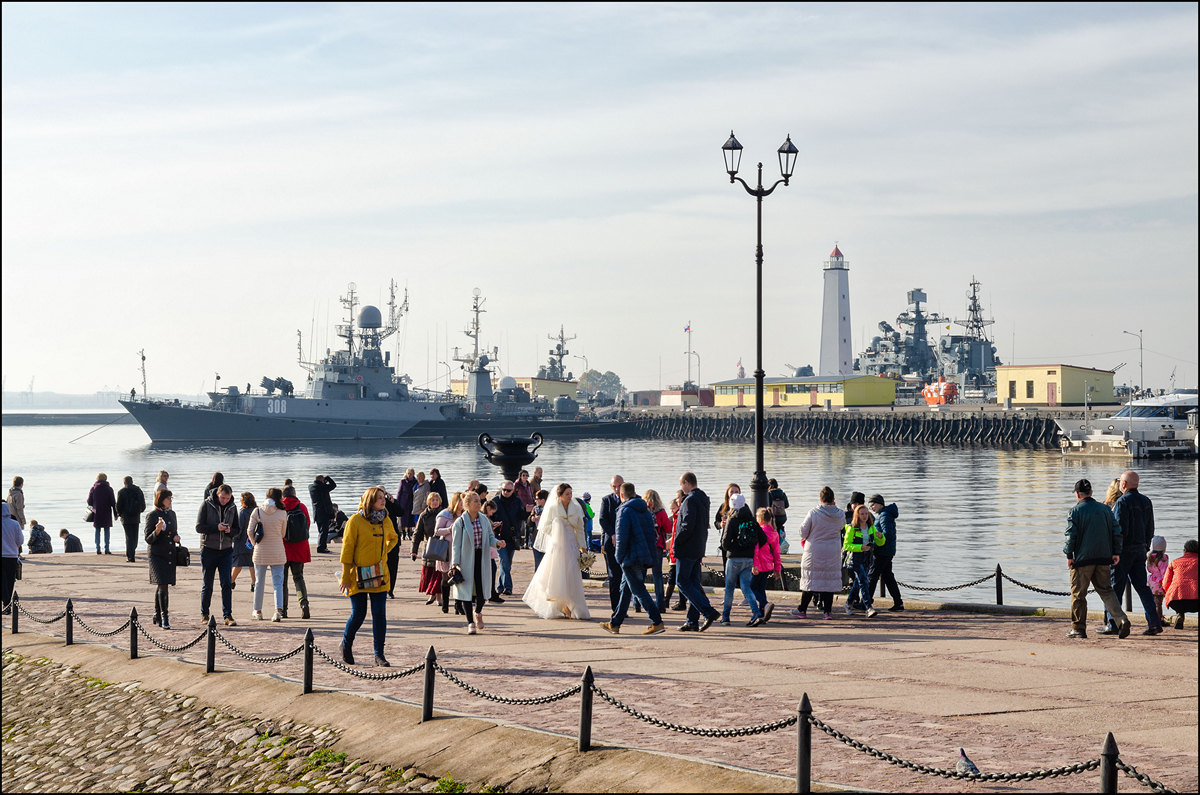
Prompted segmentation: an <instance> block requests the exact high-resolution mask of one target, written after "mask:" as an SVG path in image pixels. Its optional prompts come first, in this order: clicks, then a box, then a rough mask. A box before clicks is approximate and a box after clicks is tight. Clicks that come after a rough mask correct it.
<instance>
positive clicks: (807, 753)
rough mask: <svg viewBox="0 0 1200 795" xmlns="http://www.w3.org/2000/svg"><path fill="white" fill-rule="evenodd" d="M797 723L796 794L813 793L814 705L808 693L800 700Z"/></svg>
mask: <svg viewBox="0 0 1200 795" xmlns="http://www.w3.org/2000/svg"><path fill="white" fill-rule="evenodd" d="M798 717H799V720H797V721H796V792H812V724H811V723H809V722H808V719H809V718H810V717H812V704H811V703H809V700H808V693H805V694H804V696H803V697H802V698H801V699H800V711H799V716H798Z"/></svg>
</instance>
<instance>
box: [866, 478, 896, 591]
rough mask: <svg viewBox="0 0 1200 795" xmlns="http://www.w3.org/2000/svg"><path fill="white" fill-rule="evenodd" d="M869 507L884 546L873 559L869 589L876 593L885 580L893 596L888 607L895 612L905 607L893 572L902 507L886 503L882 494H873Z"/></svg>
mask: <svg viewBox="0 0 1200 795" xmlns="http://www.w3.org/2000/svg"><path fill="white" fill-rule="evenodd" d="M867 509H868V510H870V511H871V515H872V516H874V517H875V527H876V529H877V530H879V531H880V532H882V533H883V546H881V547H878V548H877V549H876V550H875V554H874V555H873V556H872V560H871V575H870V580H871V585H870V588H869V589H868V590H869V591H870V592H871V593H872V594H873V593H875V588H876V586H878V585H879V582H880V581H881V580H882V581H883V587H884V588H886V589H887V592H888V594H889V595H890V596H891V597H892V606H891V607H889V608H888V610H890V611H891V612H893V613H898V612H900V611H901V610H903V609H904V597H902V596H901V595H900V586H899V585H898V584H897V583H896V575H895V574H893V573H892V560H893V559H894V558H895V557H896V517H897V516H899V515H900V509H899V508H897V507H896V503H894V502H893V503H889V504H884V502H883V495H882V494H872V495H871V499H869V500H867Z"/></svg>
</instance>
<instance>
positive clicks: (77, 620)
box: [71, 606, 133, 638]
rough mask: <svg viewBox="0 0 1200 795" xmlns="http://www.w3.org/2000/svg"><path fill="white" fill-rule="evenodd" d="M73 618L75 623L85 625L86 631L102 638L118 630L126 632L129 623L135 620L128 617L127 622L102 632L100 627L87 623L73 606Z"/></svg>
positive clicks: (114, 633)
mask: <svg viewBox="0 0 1200 795" xmlns="http://www.w3.org/2000/svg"><path fill="white" fill-rule="evenodd" d="M71 618H73V619H74V620H75V623H77V624H79V626H81V627H83V630H84V631H85V632H90V633H91V634H93V635H96V636H97V637H101V638H107V637H111V636H113V635H116V634H117V633H118V632H124V631H125V630H127V629H129V624H130V622H132V621H133V619H132V618H127V619H125V623H124V624H122V625H121V626H119V627H117V628H116V629H114V630H111V631H109V632H101V631H100V630H98V629H92V628H91V627H89V626H88V625H87V622H86V621H84V620H83V619H82V618H80V617H79V614H78V613H76V612H75V608H74V607H73V606H72V608H71Z"/></svg>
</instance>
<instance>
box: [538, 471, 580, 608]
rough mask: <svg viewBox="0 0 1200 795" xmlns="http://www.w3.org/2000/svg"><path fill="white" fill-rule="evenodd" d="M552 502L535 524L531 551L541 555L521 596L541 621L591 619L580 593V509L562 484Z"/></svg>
mask: <svg viewBox="0 0 1200 795" xmlns="http://www.w3.org/2000/svg"><path fill="white" fill-rule="evenodd" d="M555 492H556V499H553V500H547V501H546V506H545V508H543V509H542V518H541V520H540V521H539V522H538V532H537V537H536V538H535V539H534V542H533V548H534V549H536V550H538V551H539V552H542V553H544V557H543V558H542V562H541V563H540V564H539V565H538V567H537V571H535V572H534V573H533V579H531V580H530V581H529V587H528V588H526V589H525V594H524V596H522V597H521V599H522V601H524V602H525V604H527V605H529V606H530V607H531V608H532V609H533V611H534V612H535V613H537V614H538V615H539V616H541V617H542V618H577V619H580V620H587V619H590V618H591V617H592V615H591V613H590V612H589V611H588V606H587V599H586V598H585V596H584V593H583V574H582V572H580V570H579V552H580V550H582V549H585V548H586V547H585V546H584V545H585V544H586V542H587V540H586V539H585V538H584V530H583V518H584V517H583V509H582V508H581V507H579V503H578V502H576V501H575V500H574V498H573V495H572V493H571V487H570V486H569V485H567V484H566V483H562V484H559V486H558V488H557V489H555Z"/></svg>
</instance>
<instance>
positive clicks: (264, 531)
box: [247, 487, 287, 621]
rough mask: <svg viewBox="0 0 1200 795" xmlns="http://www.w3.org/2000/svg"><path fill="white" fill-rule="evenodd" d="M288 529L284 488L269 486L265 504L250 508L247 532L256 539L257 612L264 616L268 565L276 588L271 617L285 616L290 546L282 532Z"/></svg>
mask: <svg viewBox="0 0 1200 795" xmlns="http://www.w3.org/2000/svg"><path fill="white" fill-rule="evenodd" d="M286 529H287V511H285V510H284V509H283V490H282V489H279V488H275V487H272V488H269V489H267V494H266V503H265V505H264V506H263V507H260V508H255V509H254V510H253V511H251V512H250V519H249V521H248V522H247V532H248V533H249V534H250V540H251V541H252V542H253V543H254V574H255V579H257V580H258V587H257V588H255V589H254V612H253V613H252V614H251V615H252V617H253V618H255V619H256V620H258V621H261V620H262V617H263V614H262V606H263V593H264V592H265V591H266V590H267V580H266V578H267V569H268V568H269V569H270V570H271V587H272V589H273V590H274V592H275V615H273V616H272V617H271V620H272V621H282V620H283V604H284V603H283V588H284V581H283V580H284V577H285V576H287V550H285V549H284V547H283V534H284V531H285V530H286Z"/></svg>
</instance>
